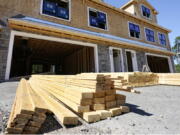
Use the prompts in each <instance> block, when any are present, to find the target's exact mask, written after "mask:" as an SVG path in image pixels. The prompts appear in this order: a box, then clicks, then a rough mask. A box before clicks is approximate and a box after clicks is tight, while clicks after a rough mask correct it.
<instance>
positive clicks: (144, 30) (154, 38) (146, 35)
mask: <svg viewBox="0 0 180 135" xmlns="http://www.w3.org/2000/svg"><path fill="white" fill-rule="evenodd" d="M146 29H149V30H152V31H153V32H154V42H153V41H149V40H148V39H147V35H146ZM155 33H156V32H155V31H154V30H153V29H151V28H147V27H144V35H145V39H146V41H147V42H150V43H156V36H155V35H156V34H155Z"/></svg>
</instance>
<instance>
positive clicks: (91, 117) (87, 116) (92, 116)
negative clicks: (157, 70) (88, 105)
mask: <svg viewBox="0 0 180 135" xmlns="http://www.w3.org/2000/svg"><path fill="white" fill-rule="evenodd" d="M83 119H84V120H85V121H87V122H88V123H93V122H97V121H100V119H101V116H100V115H99V113H97V112H86V113H84V114H83Z"/></svg>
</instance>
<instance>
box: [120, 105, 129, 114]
mask: <svg viewBox="0 0 180 135" xmlns="http://www.w3.org/2000/svg"><path fill="white" fill-rule="evenodd" d="M120 109H121V111H122V112H123V113H128V112H130V108H129V107H128V106H120Z"/></svg>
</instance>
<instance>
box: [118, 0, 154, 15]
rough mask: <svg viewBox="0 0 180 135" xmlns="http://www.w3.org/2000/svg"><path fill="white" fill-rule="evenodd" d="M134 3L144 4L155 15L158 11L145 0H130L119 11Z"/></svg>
mask: <svg viewBox="0 0 180 135" xmlns="http://www.w3.org/2000/svg"><path fill="white" fill-rule="evenodd" d="M134 3H145V4H146V5H147V6H148V7H149V8H151V9H152V10H153V12H154V13H155V14H158V11H157V10H156V9H155V8H154V7H153V6H152V5H151V4H150V3H149V2H148V1H147V0H130V1H129V2H128V3H126V4H125V5H123V6H122V7H121V9H125V8H126V7H128V6H130V5H132V4H134Z"/></svg>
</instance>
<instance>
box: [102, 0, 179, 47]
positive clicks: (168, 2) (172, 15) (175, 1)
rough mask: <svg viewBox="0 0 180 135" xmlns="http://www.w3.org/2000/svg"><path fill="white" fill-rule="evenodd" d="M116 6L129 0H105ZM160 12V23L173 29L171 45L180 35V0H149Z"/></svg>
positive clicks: (170, 36)
mask: <svg viewBox="0 0 180 135" xmlns="http://www.w3.org/2000/svg"><path fill="white" fill-rule="evenodd" d="M104 1H105V2H106V3H109V4H111V5H113V6H115V7H120V6H122V5H124V4H125V3H126V2H128V1H129V0H104ZM148 2H149V3H151V5H152V6H154V8H155V9H156V10H157V11H158V12H159V14H158V16H157V18H158V24H159V25H161V26H163V27H165V28H168V29H170V30H172V32H171V33H170V34H169V38H170V42H171V46H172V45H173V44H174V40H175V38H176V37H177V36H180V0H148Z"/></svg>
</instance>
